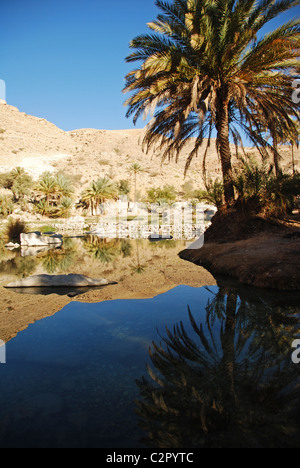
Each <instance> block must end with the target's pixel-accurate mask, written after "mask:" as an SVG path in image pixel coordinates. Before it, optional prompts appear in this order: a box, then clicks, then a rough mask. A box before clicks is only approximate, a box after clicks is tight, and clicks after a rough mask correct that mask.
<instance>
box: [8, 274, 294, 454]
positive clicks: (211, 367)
mask: <svg viewBox="0 0 300 468" xmlns="http://www.w3.org/2000/svg"><path fill="white" fill-rule="evenodd" d="M166 327H167V328H166ZM298 334H299V295H297V294H293V295H291V294H288V295H284V294H282V293H281V294H275V293H269V292H267V291H258V290H255V289H252V288H242V287H239V286H236V285H235V284H234V283H232V284H230V285H228V284H223V283H222V284H220V286H219V287H216V286H212V287H205V288H191V287H188V286H178V287H177V288H174V289H172V290H171V291H169V292H168V293H165V294H162V295H160V296H157V297H155V298H154V299H149V300H117V301H110V302H103V303H100V304H82V303H78V302H73V303H71V304H69V305H68V306H66V307H65V308H64V309H62V310H61V311H60V312H58V313H57V314H56V315H54V316H52V317H48V318H45V319H43V320H40V321H38V322H36V323H34V324H32V325H30V326H29V327H28V329H27V330H25V331H23V332H20V333H19V334H18V335H17V337H16V338H14V339H13V340H11V341H10V342H8V343H7V363H6V364H5V365H0V415H1V418H0V447H2V448H4V447H49V448H56V447H71V448H72V447H83V448H85V447H95V448H102V447H105V448H110V447H115V448H117V447H119V448H123V447H124V448H126V447H144V446H152V447H167V448H168V447H174V448H175V447H176V448H184V447H188V448H191V447H206V446H208V447H214V446H221V447H222V446H225V447H227V446H233V447H239V446H259V447H260V446H263V447H264V446H265V447H269V446H270V447H276V446H293V447H299V446H300V442H299V441H300V438H299V414H300V406H299V401H300V399H299V394H298V391H299V390H298V388H297V386H296V384H297V382H298V383H299V381H298V379H299V370H300V369H299V366H297V365H295V364H293V363H292V360H291V354H292V348H291V345H292V342H293V340H294V339H295V338H296V337H297V336H298ZM166 340H167V342H166ZM149 347H151V358H150V356H149ZM168 348H169V351H167V349H168ZM147 366H148V370H147ZM149 366H150V367H149ZM150 369H151V370H150Z"/></svg>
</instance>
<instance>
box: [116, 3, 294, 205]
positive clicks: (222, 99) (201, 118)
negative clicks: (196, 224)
mask: <svg viewBox="0 0 300 468" xmlns="http://www.w3.org/2000/svg"><path fill="white" fill-rule="evenodd" d="M299 3H300V1H299V0H259V1H257V0H174V1H173V2H172V3H168V2H166V1H162V0H156V5H157V7H158V8H159V9H160V10H161V12H162V14H159V15H158V16H157V19H156V20H155V21H154V22H151V23H149V24H148V27H149V28H150V29H151V30H152V31H153V32H152V33H151V34H145V35H140V36H138V37H136V38H135V39H133V40H132V41H131V44H130V47H131V48H132V49H134V52H133V53H132V54H131V55H129V56H128V57H127V59H126V60H127V61H128V62H137V61H141V62H142V63H141V65H140V66H139V68H137V69H135V70H133V71H132V72H130V73H129V74H128V75H127V77H126V86H125V89H124V91H125V92H130V93H131V96H130V98H129V99H128V100H127V102H126V104H127V105H128V106H129V108H128V112H127V116H133V119H134V122H136V121H137V119H138V118H139V117H140V116H141V115H143V114H144V115H147V113H149V112H151V113H152V114H154V112H155V109H156V112H155V115H154V118H153V119H152V120H151V122H150V123H149V125H148V127H147V132H146V135H145V138H144V143H145V144H146V146H147V147H148V148H149V147H150V146H151V145H153V144H158V145H159V147H160V149H163V150H164V153H163V158H167V157H172V156H173V155H175V156H176V159H178V156H179V152H180V150H181V149H182V148H183V147H184V145H185V144H186V143H187V141H188V140H189V139H190V137H195V140H194V141H195V145H194V149H193V151H192V152H191V153H190V155H189V158H188V160H187V163H186V170H187V169H188V167H189V165H190V163H191V161H192V159H193V157H194V156H195V155H197V153H198V150H199V148H200V147H201V146H202V145H203V143H204V138H206V137H208V143H207V147H208V144H209V141H210V137H211V136H212V132H213V130H216V132H217V138H216V145H217V150H218V154H219V156H220V160H221V165H222V172H223V181H224V194H225V199H226V202H227V205H230V204H231V203H232V201H233V199H234V189H233V184H232V163H231V150H230V144H229V142H230V138H232V139H233V141H234V142H235V143H236V145H237V144H240V143H241V142H242V139H241V130H243V131H244V132H246V134H247V135H248V137H249V138H250V139H251V141H252V142H253V143H254V144H255V145H256V146H257V147H258V148H259V149H260V151H261V153H262V155H266V152H267V149H268V147H270V143H268V142H267V139H266V131H267V132H269V134H271V136H273V137H274V138H275V140H276V137H277V135H278V136H280V133H283V132H284V133H285V134H286V132H291V133H293V132H295V121H296V120H297V119H298V120H299V112H298V106H297V105H296V104H295V103H293V102H292V98H291V96H292V92H293V88H292V81H293V79H294V78H295V76H299V74H300V67H299V60H298V58H299V45H300V20H299V19H294V20H291V21H289V22H288V23H286V24H283V25H281V26H280V27H279V28H277V29H276V30H274V31H273V32H271V33H269V34H266V35H265V36H262V37H259V34H260V31H261V29H262V28H263V27H264V26H265V25H266V24H268V23H269V22H270V21H271V20H272V19H274V18H275V17H277V16H278V15H279V14H281V13H283V12H285V11H287V10H288V9H290V8H292V7H294V6H296V5H299ZM207 147H206V148H205V150H204V155H203V161H204V162H205V158H206V154H207Z"/></svg>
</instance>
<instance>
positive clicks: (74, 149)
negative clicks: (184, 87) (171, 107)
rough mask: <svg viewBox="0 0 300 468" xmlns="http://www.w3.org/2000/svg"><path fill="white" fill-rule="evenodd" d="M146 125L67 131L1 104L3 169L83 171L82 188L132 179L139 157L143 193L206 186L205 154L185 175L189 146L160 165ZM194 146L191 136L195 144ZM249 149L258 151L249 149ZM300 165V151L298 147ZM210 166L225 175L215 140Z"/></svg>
mask: <svg viewBox="0 0 300 468" xmlns="http://www.w3.org/2000/svg"><path fill="white" fill-rule="evenodd" d="M143 135H144V130H135V129H133V130H96V129H78V130H74V131H71V132H65V131H63V130H61V129H59V128H58V127H56V126H55V125H54V124H52V123H50V122H48V121H47V120H45V119H42V118H38V117H34V116H30V115H27V114H25V113H24V112H20V111H19V110H18V109H17V108H16V107H12V106H10V105H7V104H3V103H2V104H0V172H4V171H7V170H10V169H12V168H14V167H16V166H21V167H24V168H25V169H26V171H27V172H28V173H30V174H31V175H32V176H33V177H34V178H35V179H37V178H38V177H39V176H40V174H41V173H43V172H44V171H46V170H50V171H53V172H55V171H59V170H63V171H66V172H67V173H69V174H74V175H77V176H78V175H79V174H80V175H81V176H82V178H81V182H80V190H82V189H83V188H84V187H85V186H86V185H88V184H89V183H90V182H91V181H92V180H95V179H96V178H98V177H104V176H109V177H111V178H112V179H113V180H115V181H119V180H121V179H131V181H132V174H131V173H130V166H131V165H132V164H133V163H135V162H137V163H139V164H140V165H141V166H142V168H143V172H141V173H140V174H139V175H138V186H139V191H140V192H141V193H145V191H146V190H147V189H148V188H150V187H160V186H163V185H165V184H171V185H174V187H175V188H176V189H177V190H178V191H179V192H180V191H181V190H182V185H183V184H184V183H186V182H189V186H190V188H192V189H196V188H199V187H203V181H202V175H201V174H202V158H201V153H200V154H199V158H196V159H194V161H193V163H192V165H191V168H190V171H189V173H188V175H187V177H186V179H184V176H183V173H184V165H185V161H186V157H187V155H188V152H189V151H188V150H189V148H186V149H185V150H184V151H183V152H182V154H181V157H180V161H179V163H178V164H176V163H175V162H174V161H170V162H169V161H166V162H165V163H164V164H163V165H161V153H160V152H159V151H154V152H153V151H150V152H149V153H148V154H145V153H144V152H143V149H142V145H141V142H142V139H143ZM190 148H192V142H191V145H190ZM248 151H253V150H251V149H248ZM282 155H283V167H284V168H285V169H288V170H291V167H292V164H291V150H290V148H288V147H282ZM295 159H296V163H297V168H298V170H299V169H300V165H299V162H300V151H299V150H295ZM207 169H208V173H209V175H210V177H211V178H212V179H215V178H220V179H221V168H220V163H219V160H218V157H217V153H216V150H215V145H214V144H212V146H211V148H210V150H209V153H208V157H207Z"/></svg>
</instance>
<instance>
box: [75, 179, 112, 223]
mask: <svg viewBox="0 0 300 468" xmlns="http://www.w3.org/2000/svg"><path fill="white" fill-rule="evenodd" d="M118 198H119V191H118V187H117V185H116V184H114V183H113V182H112V181H111V180H109V179H108V178H107V177H104V178H100V179H98V180H96V181H94V182H92V183H91V185H90V187H88V188H87V189H86V190H84V191H83V192H82V194H81V199H80V202H79V204H78V205H77V207H81V208H84V209H85V210H87V211H88V210H89V209H90V210H91V214H92V216H93V215H94V214H97V209H98V208H99V206H100V205H101V204H102V203H105V202H106V201H108V200H117V199H118Z"/></svg>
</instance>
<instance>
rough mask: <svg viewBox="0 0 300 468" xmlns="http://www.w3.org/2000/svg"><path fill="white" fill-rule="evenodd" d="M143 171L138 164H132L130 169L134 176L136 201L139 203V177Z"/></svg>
mask: <svg viewBox="0 0 300 468" xmlns="http://www.w3.org/2000/svg"><path fill="white" fill-rule="evenodd" d="M142 171H143V169H142V167H141V166H140V165H139V164H138V163H134V164H132V166H131V167H130V172H133V174H134V201H135V202H136V201H137V175H138V174H139V173H140V172H142Z"/></svg>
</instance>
